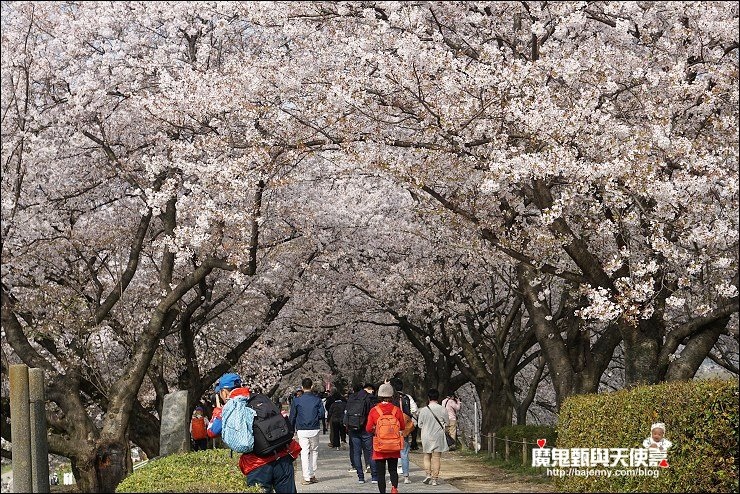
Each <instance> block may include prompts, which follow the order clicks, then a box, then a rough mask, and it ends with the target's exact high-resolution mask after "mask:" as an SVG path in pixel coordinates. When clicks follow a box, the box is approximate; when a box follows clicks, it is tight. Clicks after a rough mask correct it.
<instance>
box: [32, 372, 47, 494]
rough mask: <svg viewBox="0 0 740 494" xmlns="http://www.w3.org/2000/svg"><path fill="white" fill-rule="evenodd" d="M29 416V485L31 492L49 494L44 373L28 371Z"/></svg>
mask: <svg viewBox="0 0 740 494" xmlns="http://www.w3.org/2000/svg"><path fill="white" fill-rule="evenodd" d="M28 390H29V391H28V399H29V401H30V406H29V411H30V415H31V465H32V468H31V470H32V472H31V483H32V488H33V492H49V442H48V438H47V437H46V395H45V393H44V371H43V370H42V369H34V368H32V369H28Z"/></svg>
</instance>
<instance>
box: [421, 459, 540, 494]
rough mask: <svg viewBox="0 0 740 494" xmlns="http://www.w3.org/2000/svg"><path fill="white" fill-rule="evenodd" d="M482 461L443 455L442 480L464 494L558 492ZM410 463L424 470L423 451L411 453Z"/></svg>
mask: <svg viewBox="0 0 740 494" xmlns="http://www.w3.org/2000/svg"><path fill="white" fill-rule="evenodd" d="M484 457H485V453H483V452H481V453H480V458H476V457H473V456H471V455H463V454H461V453H460V452H458V451H450V452H447V453H442V467H441V470H440V475H439V476H440V478H441V479H443V480H444V481H445V482H449V483H450V484H451V485H453V486H455V487H457V488H458V489H460V490H461V491H463V492H555V488H554V487H553V485H552V482H551V481H548V480H547V479H542V482H538V481H537V480H539V479H532V478H530V477H527V476H525V475H520V474H517V473H513V472H508V471H506V470H502V469H501V468H497V467H495V466H493V465H491V464H490V463H486V462H485V461H483V458H484ZM409 459H410V460H411V461H412V462H414V463H415V464H417V465H418V466H420V467H421V468H424V459H423V456H422V455H421V452H420V451H412V452H411V455H410V456H409Z"/></svg>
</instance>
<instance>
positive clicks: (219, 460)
mask: <svg viewBox="0 0 740 494" xmlns="http://www.w3.org/2000/svg"><path fill="white" fill-rule="evenodd" d="M239 456H240V455H239V454H238V453H234V456H233V457H230V456H229V450H228V449H208V450H206V451H197V452H192V453H183V454H177V455H169V456H165V457H164V458H157V459H154V460H151V461H149V463H147V464H146V465H144V466H143V467H141V468H139V469H138V470H136V471H134V473H132V474H131V475H129V476H128V477H126V478H125V479H124V480H123V482H121V483H120V484H119V485H118V488H116V492H261V491H260V490H259V489H257V488H249V489H248V488H247V487H246V483H245V482H244V475H243V474H242V472H241V471H240V470H239V466H238V464H239Z"/></svg>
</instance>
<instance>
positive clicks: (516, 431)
mask: <svg viewBox="0 0 740 494" xmlns="http://www.w3.org/2000/svg"><path fill="white" fill-rule="evenodd" d="M507 436H508V437H509V440H510V441H519V442H510V443H509V461H517V462H521V461H522V445H521V441H523V440H525V439H526V440H527V442H528V443H532V444H530V445H527V456H528V458H530V459H531V455H532V449H533V448H536V447H537V446H534V444H535V443H536V442H537V439H547V446H548V447H552V446H554V445H555V444H557V439H558V433H557V431H556V430H555V427H550V426H547V425H509V426H506V427H502V428H500V429H499V430H498V431H496V458H498V459H501V460H503V459H504V457H505V456H504V455H505V454H506V444H505V441H504V438H505V437H507ZM484 439H485V438H484ZM528 462H529V464H530V465H531V464H532V462H531V460H528Z"/></svg>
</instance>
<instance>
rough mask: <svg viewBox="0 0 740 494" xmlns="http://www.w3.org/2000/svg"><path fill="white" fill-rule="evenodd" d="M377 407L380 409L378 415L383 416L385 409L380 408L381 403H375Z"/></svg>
mask: <svg viewBox="0 0 740 494" xmlns="http://www.w3.org/2000/svg"><path fill="white" fill-rule="evenodd" d="M375 409H376V410H377V411H378V415H380V416H381V417H382V416H383V409H382V408H380V405H375Z"/></svg>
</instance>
